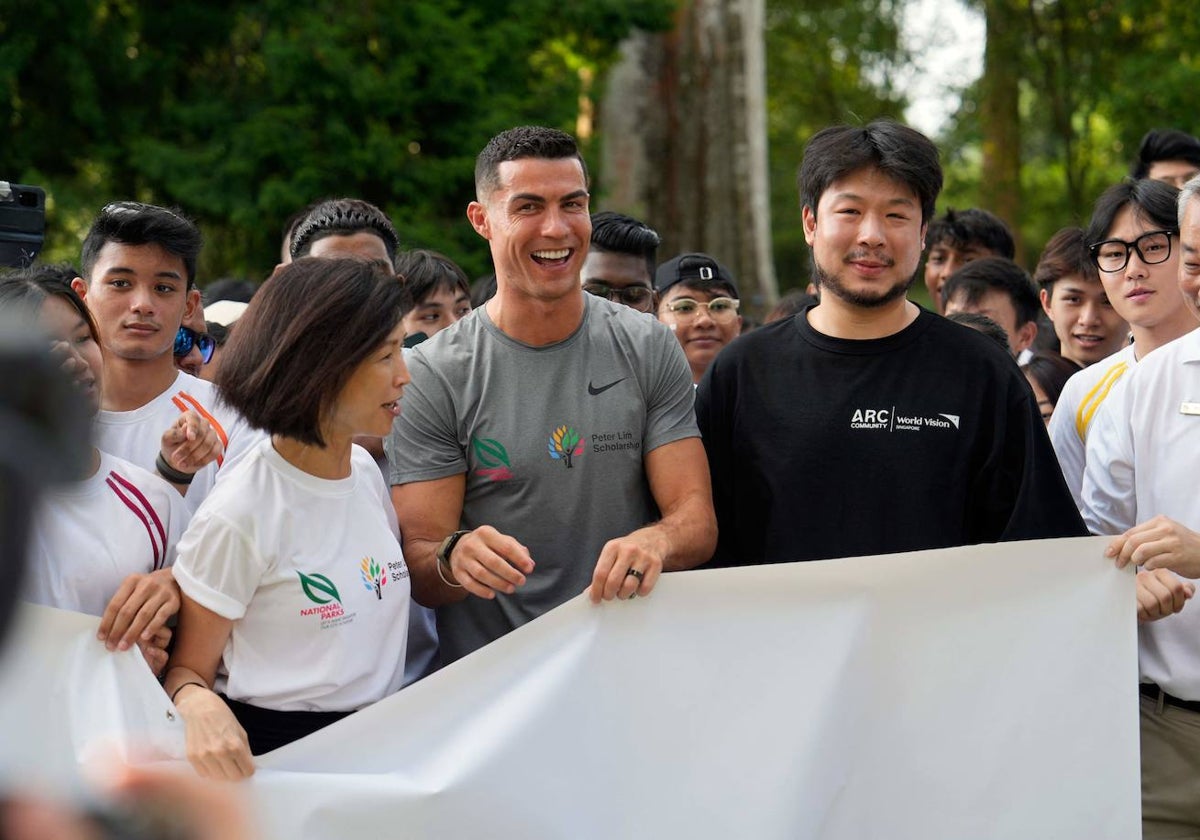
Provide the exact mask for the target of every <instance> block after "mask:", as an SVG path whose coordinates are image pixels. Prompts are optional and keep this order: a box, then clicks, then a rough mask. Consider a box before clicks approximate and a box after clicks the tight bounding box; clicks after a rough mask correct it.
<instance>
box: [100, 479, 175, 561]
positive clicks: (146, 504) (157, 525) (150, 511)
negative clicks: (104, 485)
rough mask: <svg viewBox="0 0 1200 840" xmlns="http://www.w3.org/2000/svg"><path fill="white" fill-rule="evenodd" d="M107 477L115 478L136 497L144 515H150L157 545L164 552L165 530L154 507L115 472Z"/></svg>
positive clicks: (129, 482) (133, 486)
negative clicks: (156, 535)
mask: <svg viewBox="0 0 1200 840" xmlns="http://www.w3.org/2000/svg"><path fill="white" fill-rule="evenodd" d="M108 475H109V477H110V478H115V479H116V480H117V481H118V482H120V484H121V486H122V487H124V488H125V489H126V490H128V491H129V492H130V493H132V494H133V495H135V496H137V499H138V501H139V502H141V503H142V507H143V508H145V509H146V513H148V514H150V519H151V520H153V522H154V527H155V528H156V529H157V530H158V538H159V543H160V545H162V547H163V549H164V550H165V549H166V546H167V529H166V528H164V527H163V524H162V520H161V519H159V518H158V511H156V510H155V509H154V505H152V504H150V500H149V499H147V498H146V496H145V494H144V493H142V491H141V490H139V489H138V488H137V485H135V484H134V483H133V482H132V481H130V480H129V479H127V478H126V477H125V476H123V475H121V474H120V473H118V472H117V471H116V470H112V471H110V472H109V474H108Z"/></svg>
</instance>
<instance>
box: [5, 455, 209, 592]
mask: <svg viewBox="0 0 1200 840" xmlns="http://www.w3.org/2000/svg"><path fill="white" fill-rule="evenodd" d="M187 516H188V513H187V509H186V508H185V507H184V504H183V497H182V496H180V495H179V493H178V492H177V491H176V490H175V488H174V487H171V486H170V485H169V484H167V483H166V482H165V481H163V480H162V479H161V478H158V477H157V476H154V475H151V474H150V473H148V472H146V471H145V470H143V469H141V468H140V467H137V466H135V465H133V464H131V463H129V462H128V461H125V460H122V459H121V458H117V457H116V456H113V455H109V454H108V453H107V452H101V453H100V469H99V470H98V471H97V472H96V474H95V475H94V476H92V477H91V478H88V479H85V480H84V481H77V482H71V483H70V484H66V485H62V486H58V487H52V488H50V489H48V490H47V491H46V493H45V495H44V496H43V497H42V499H41V501H40V502H39V504H38V508H37V513H36V514H35V516H34V523H33V529H32V534H31V535H30V543H29V552H28V557H29V565H28V568H27V571H26V577H25V584H24V597H25V598H26V600H29V601H32V602H33V603H35V604H44V605H45V606H48V607H57V608H58V609H63V610H74V611H76V612H82V613H87V614H88V615H103V614H104V608H105V607H107V606H108V602H109V601H110V600H112V596H113V595H114V594H116V591H117V589H118V588H120V586H121V583H122V582H123V581H124V580H125V578H127V577H128V576H129V575H132V574H146V573H148V572H153V571H156V570H157V569H162V568H164V567H166V566H170V565H171V564H172V563H173V562H174V561H175V544H176V543H178V542H179V537H180V535H181V534H182V533H183V529H184V527H185V526H186V525H187Z"/></svg>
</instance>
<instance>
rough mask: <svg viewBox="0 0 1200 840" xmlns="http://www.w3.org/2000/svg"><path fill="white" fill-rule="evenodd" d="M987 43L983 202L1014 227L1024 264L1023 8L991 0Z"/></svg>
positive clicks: (986, 12) (983, 89)
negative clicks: (1022, 224)
mask: <svg viewBox="0 0 1200 840" xmlns="http://www.w3.org/2000/svg"><path fill="white" fill-rule="evenodd" d="M983 7H984V19H985V21H986V24H987V41H986V44H985V46H984V52H983V82H982V85H981V99H982V101H981V103H980V105H981V107H980V115H979V116H980V119H979V122H980V128H981V129H982V131H983V179H982V183H981V184H980V203H981V204H982V206H983V207H984V208H985V209H987V210H990V211H992V212H993V213H995V214H996V215H997V216H999V217H1000V218H1001V219H1003V220H1004V221H1005V222H1007V223H1008V226H1009V227H1010V228H1011V229H1012V231H1013V236H1014V237H1015V238H1016V240H1017V255H1016V256H1017V261H1018V262H1020V263H1022V264H1024V263H1025V261H1024V260H1023V257H1024V254H1023V251H1024V248H1023V243H1022V242H1021V239H1020V224H1019V223H1020V221H1021V114H1020V108H1019V93H1020V84H1019V82H1020V78H1021V74H1022V68H1021V43H1020V37H1021V32H1022V30H1023V27H1022V19H1021V10H1020V9H1019V8H1018V7H1017V5H1016V3H1015V2H1014V0H985V2H984V4H983Z"/></svg>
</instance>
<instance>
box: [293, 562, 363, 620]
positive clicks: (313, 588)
mask: <svg viewBox="0 0 1200 840" xmlns="http://www.w3.org/2000/svg"><path fill="white" fill-rule="evenodd" d="M296 574H297V575H299V577H300V589H301V590H303V592H304V596H305V597H306V598H308V600H310V601H312V602H313V603H314V604H316V606H314V607H302V608H301V609H300V615H302V616H317V617H318V618H319V619H320V621H321V629H322V630H325V629H326V628H329V627H337V626H338V625H339V624H348V623H350V622H351V621H353V620H354V613H350V614H347V613H346V610H345V608H344V607H343V606H342V596H341V594H340V593H339V592H338V590H337V587H336V586H334V584H333V581H331V580H330V579H329V578H327V577H325V575H318V574H312V575H306V574H304V572H296Z"/></svg>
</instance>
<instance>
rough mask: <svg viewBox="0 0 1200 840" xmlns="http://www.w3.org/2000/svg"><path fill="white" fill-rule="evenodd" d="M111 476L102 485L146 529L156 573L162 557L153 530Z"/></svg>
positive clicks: (137, 507) (144, 515)
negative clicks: (106, 486) (109, 489)
mask: <svg viewBox="0 0 1200 840" xmlns="http://www.w3.org/2000/svg"><path fill="white" fill-rule="evenodd" d="M113 475H114V473H109V474H108V477H107V478H105V479H104V483H105V484H107V485H108V486H109V487H110V488H112V491H113V492H114V493H116V494H117V498H118V499H120V500H121V501H122V502H124V503H125V507H127V508H129V509H130V510H131V511H133V515H134V516H136V517H137V518H138V519H140V520H141V521H142V526H143V527H145V529H146V536H148V537H149V538H150V548H151V549H152V550H153V552H154V570H155V571H158V569H159V568H160V567H161V565H162V562H163V556H162V552H160V551H159V546H158V542H157V541H155V539H154V529H153V528H151V527H150V521H149V520H148V519H147V518H146V514H145V512H144V511H143V510H142V508H141V507H139V505H138V503H137V502H135V501H134V500H133V499H131V498H129V497H128V496H126V495H125V494H124V493H123V492H122V491H121V488H120V487H119V486H118V485H117V482H115V481H113ZM164 548H165V547H164Z"/></svg>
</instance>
